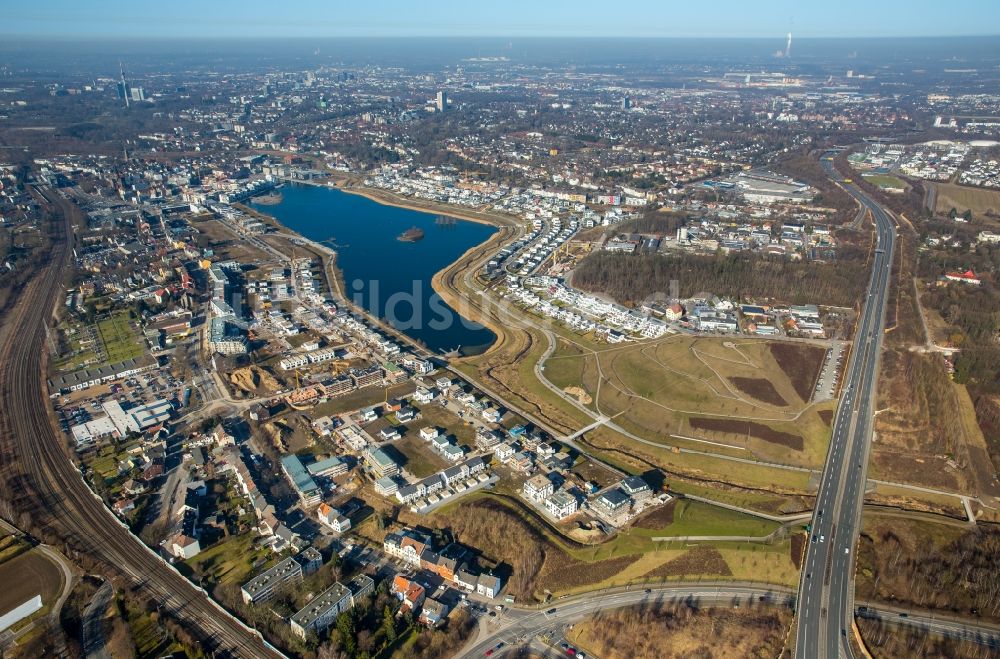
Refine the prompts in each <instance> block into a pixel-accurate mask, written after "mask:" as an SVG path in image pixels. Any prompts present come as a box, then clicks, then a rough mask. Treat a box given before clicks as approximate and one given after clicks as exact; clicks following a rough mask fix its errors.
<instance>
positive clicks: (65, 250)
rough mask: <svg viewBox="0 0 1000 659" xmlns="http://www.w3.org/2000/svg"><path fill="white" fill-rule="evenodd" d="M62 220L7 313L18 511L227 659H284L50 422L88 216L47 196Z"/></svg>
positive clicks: (8, 475) (8, 455)
mask: <svg viewBox="0 0 1000 659" xmlns="http://www.w3.org/2000/svg"><path fill="white" fill-rule="evenodd" d="M41 196H45V197H46V201H48V202H49V208H50V210H55V212H56V213H57V214H58V215H61V221H58V220H57V221H56V222H55V223H54V224H55V226H53V233H54V234H55V237H54V238H53V245H52V248H51V254H50V258H49V260H48V261H47V263H46V265H45V266H44V267H43V268H41V269H40V270H39V271H38V273H37V275H36V276H35V277H34V278H33V279H32V280H31V282H30V283H28V284H27V285H26V286H25V287H24V288H23V289H22V290H21V291H20V293H19V296H18V300H17V302H16V303H15V306H14V307H13V309H11V310H10V311H9V312H7V313H6V314H5V315H4V318H3V321H4V323H5V324H6V327H5V328H4V331H3V334H2V339H0V458H2V459H0V475H2V481H0V485H2V486H3V489H4V491H5V494H6V496H7V497H8V498H9V499H10V500H11V501H12V502H13V504H14V505H15V506H16V508H17V510H18V511H23V512H27V513H28V514H30V515H32V518H33V520H34V522H35V523H36V524H38V525H39V526H46V527H48V528H50V529H52V530H53V531H55V532H56V533H57V534H58V535H59V536H60V537H62V538H64V539H65V540H66V542H67V544H68V545H69V546H70V547H71V548H72V549H74V550H76V551H78V552H80V553H82V554H86V555H88V556H90V557H92V558H94V559H97V560H98V561H100V562H101V563H103V564H104V565H105V566H107V567H108V568H109V569H111V570H114V571H115V572H117V573H119V574H121V575H123V576H125V577H126V578H127V579H128V581H129V582H130V583H131V584H132V585H133V586H134V587H138V588H140V590H141V592H143V593H144V595H145V596H148V597H150V598H151V599H153V600H155V601H157V602H159V603H160V604H161V606H162V607H163V609H164V610H166V611H169V612H170V613H171V615H173V616H174V617H176V618H177V619H178V620H179V621H180V622H181V623H182V624H183V625H184V626H185V627H187V628H188V629H190V630H191V631H192V632H194V633H195V634H196V635H198V636H200V637H201V638H202V639H204V640H203V644H204V646H205V647H206V648H208V649H210V650H212V651H214V652H215V655H216V656H218V657H278V656H281V655H280V653H278V652H276V651H274V650H273V649H271V648H269V646H267V645H266V644H265V643H264V642H263V640H262V639H261V638H260V636H259V635H258V634H257V633H256V632H254V631H252V630H250V629H249V628H248V627H246V626H245V625H243V623H241V622H240V621H239V620H237V619H236V618H234V617H233V616H232V615H230V614H229V613H228V612H227V611H225V610H224V609H223V608H222V607H220V606H219V605H218V604H217V603H215V602H214V601H212V600H211V599H210V598H209V597H208V596H207V595H206V594H205V592H204V591H203V590H201V589H199V588H197V587H196V586H195V585H194V584H192V583H191V582H190V581H188V580H187V579H186V578H185V577H183V576H182V575H181V574H180V573H178V572H176V571H175V570H174V569H173V568H172V567H170V566H169V565H168V564H167V563H165V562H164V561H163V560H162V559H161V558H160V557H159V556H157V555H156V554H154V553H153V552H152V551H151V550H150V549H149V548H147V547H146V546H145V545H144V544H142V542H141V541H140V540H139V539H138V538H136V537H135V536H134V535H132V533H131V532H130V531H129V530H128V529H127V528H126V527H124V526H123V525H122V524H121V522H119V521H118V519H117V518H115V517H114V516H113V515H112V513H111V511H109V510H108V509H107V508H106V507H105V506H104V503H103V502H102V501H101V500H100V499H99V498H97V497H96V495H94V494H93V492H91V490H90V488H89V487H88V485H87V484H86V483H85V482H84V480H83V477H82V476H81V475H80V472H79V471H78V470H77V468H76V467H75V466H74V464H73V462H72V460H71V458H70V455H69V452H68V450H67V448H66V445H65V442H64V440H63V438H62V437H61V436H59V435H58V434H57V433H56V432H55V428H54V426H53V423H52V419H50V416H49V411H48V405H47V400H46V399H47V392H46V390H45V386H44V384H43V373H44V369H45V361H46V357H47V353H48V351H47V349H46V344H45V340H46V331H47V329H48V321H49V318H50V316H51V313H52V309H53V308H54V303H55V302H56V300H57V298H58V297H59V296H60V295H61V294H62V289H61V283H62V281H61V277H62V274H63V271H64V268H65V267H66V266H67V264H68V263H69V258H70V255H71V250H70V246H71V245H70V241H71V238H70V236H71V227H70V218H71V217H74V216H76V217H79V216H80V211H79V209H76V208H75V207H74V206H72V205H71V204H70V203H69V202H67V201H65V200H63V199H61V198H60V197H59V196H58V195H56V194H54V193H52V192H48V194H47V195H46V194H44V193H43V194H42V195H41Z"/></svg>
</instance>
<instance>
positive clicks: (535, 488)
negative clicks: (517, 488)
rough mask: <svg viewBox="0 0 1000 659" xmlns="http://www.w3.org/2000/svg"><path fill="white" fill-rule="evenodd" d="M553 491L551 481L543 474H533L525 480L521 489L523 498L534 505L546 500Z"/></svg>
mask: <svg viewBox="0 0 1000 659" xmlns="http://www.w3.org/2000/svg"><path fill="white" fill-rule="evenodd" d="M554 490H555V488H554V487H553V485H552V481H550V480H549V478H548V476H546V475H545V474H535V475H534V476H532V477H531V478H529V479H528V480H526V481H525V482H524V486H523V487H522V488H521V492H522V494H524V496H525V498H526V499H528V500H530V501H534V502H536V503H537V502H540V501H544V500H545V499H548V498H549V497H550V496H552V492H553V491H554Z"/></svg>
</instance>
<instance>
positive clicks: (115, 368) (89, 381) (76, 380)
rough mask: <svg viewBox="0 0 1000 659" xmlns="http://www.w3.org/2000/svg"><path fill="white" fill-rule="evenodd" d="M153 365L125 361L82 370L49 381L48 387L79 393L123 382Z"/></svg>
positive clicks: (136, 361)
mask: <svg viewBox="0 0 1000 659" xmlns="http://www.w3.org/2000/svg"><path fill="white" fill-rule="evenodd" d="M155 365H156V363H155V362H153V363H145V362H140V361H138V360H135V359H127V360H125V361H123V362H117V363H115V364H108V365H106V366H98V367H96V368H84V369H80V370H79V371H73V372H72V373H67V374H66V375H60V376H58V377H54V378H52V379H51V380H49V385H51V388H52V389H53V390H55V391H80V390H82V389H87V388H89V387H93V386H96V385H99V384H106V383H108V382H113V381H115V380H124V379H125V378H130V377H132V376H133V375H138V374H139V373H142V372H143V371H145V370H148V369H150V368H153V367H154V366H155Z"/></svg>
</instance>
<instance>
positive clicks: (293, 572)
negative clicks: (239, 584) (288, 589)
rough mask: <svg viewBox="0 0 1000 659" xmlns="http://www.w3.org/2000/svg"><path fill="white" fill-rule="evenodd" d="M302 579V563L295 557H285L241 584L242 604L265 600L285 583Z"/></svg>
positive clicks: (272, 595)
mask: <svg viewBox="0 0 1000 659" xmlns="http://www.w3.org/2000/svg"><path fill="white" fill-rule="evenodd" d="M300 581H302V565H301V564H300V563H299V562H298V561H297V560H295V558H292V557H290V558H286V559H285V560H283V561H281V562H280V563H278V564H277V565H275V566H273V567H271V568H269V569H267V570H265V571H264V572H262V573H261V574H258V575H257V576H256V577H254V578H253V579H250V581H247V582H246V583H245V584H243V588H242V594H243V603H244V604H259V603H261V602H266V601H268V600H269V599H271V598H272V597H274V594H275V593H276V592H277V591H278V589H279V588H281V587H282V586H283V585H285V584H292V583H298V582H300Z"/></svg>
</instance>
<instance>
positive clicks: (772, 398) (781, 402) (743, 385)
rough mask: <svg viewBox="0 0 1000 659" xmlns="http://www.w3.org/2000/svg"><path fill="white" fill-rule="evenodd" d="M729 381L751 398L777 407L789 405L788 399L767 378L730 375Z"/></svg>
mask: <svg viewBox="0 0 1000 659" xmlns="http://www.w3.org/2000/svg"><path fill="white" fill-rule="evenodd" d="M729 381H730V382H732V383H733V384H734V385H735V386H736V388H737V389H739V390H740V391H742V392H743V393H745V394H746V395H747V396H750V397H751V398H755V399H757V400H759V401H761V402H763V403H767V404H768V405H775V406H776V407H788V401H786V400H785V399H784V398H782V397H781V394H779V393H778V390H777V389H775V388H774V385H773V384H771V381H770V380H765V379H764V378H741V377H730V378H729Z"/></svg>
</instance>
